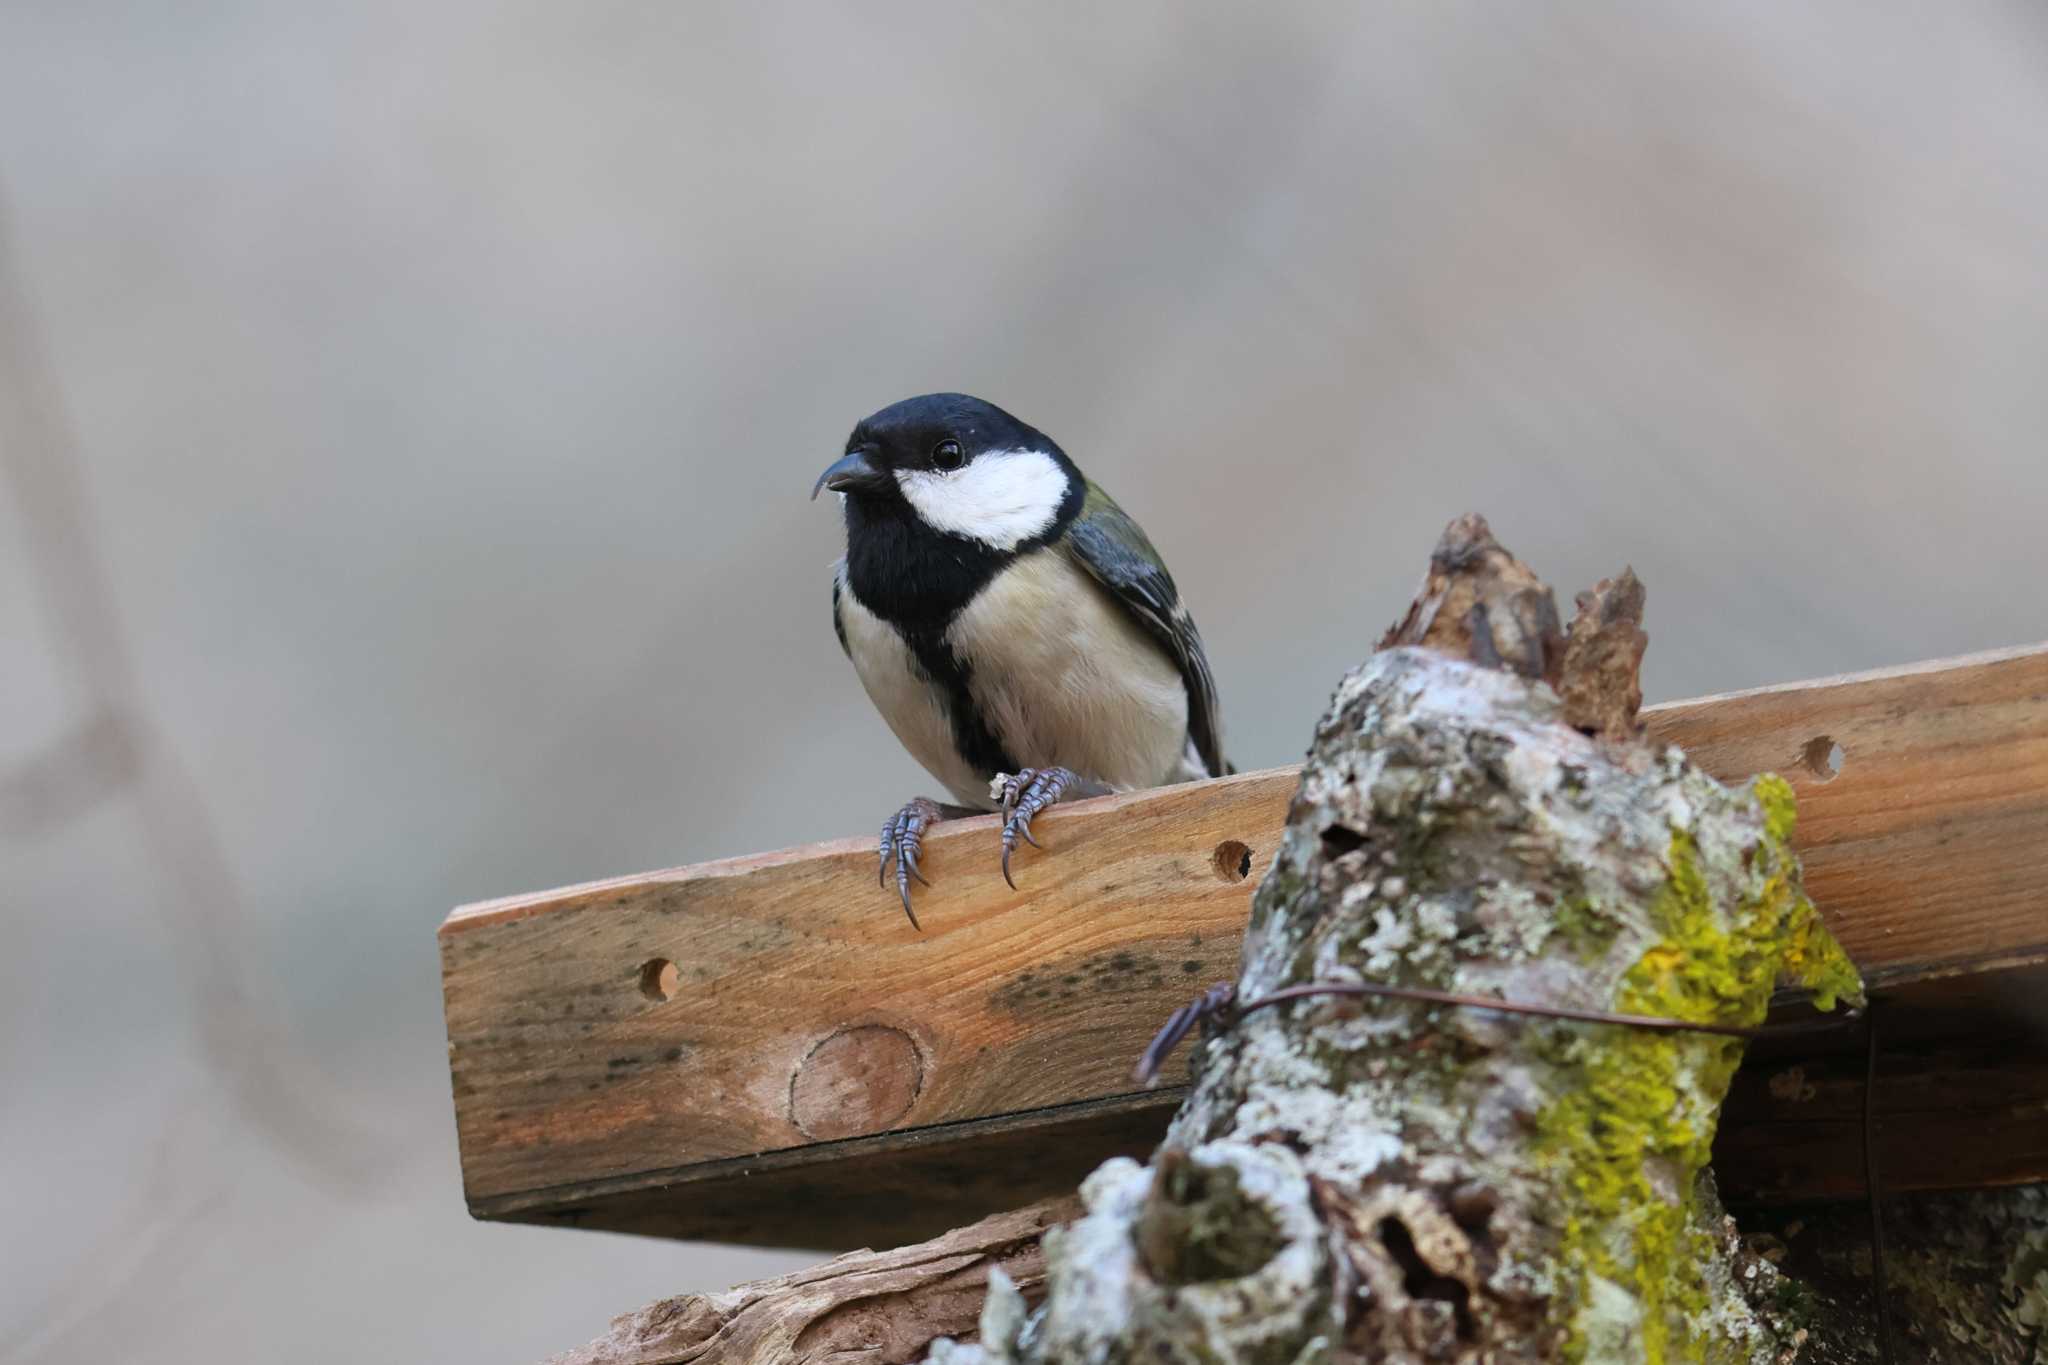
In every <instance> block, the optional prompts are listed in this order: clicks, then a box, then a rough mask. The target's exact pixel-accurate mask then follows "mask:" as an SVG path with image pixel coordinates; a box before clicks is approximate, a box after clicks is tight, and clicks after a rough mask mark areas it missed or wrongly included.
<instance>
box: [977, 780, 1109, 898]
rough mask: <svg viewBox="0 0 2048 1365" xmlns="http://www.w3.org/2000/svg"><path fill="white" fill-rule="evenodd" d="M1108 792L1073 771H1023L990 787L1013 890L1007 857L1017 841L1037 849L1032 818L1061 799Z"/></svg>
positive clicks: (1005, 867)
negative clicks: (997, 802) (999, 805)
mask: <svg viewBox="0 0 2048 1365" xmlns="http://www.w3.org/2000/svg"><path fill="white" fill-rule="evenodd" d="M1108 792H1109V787H1108V786H1107V785H1106V784H1104V783H1101V782H1095V781H1091V780H1090V779H1088V778H1085V777H1082V776H1081V775H1080V774H1079V773H1077V772H1075V771H1074V770H1073V769H1072V768H1025V769H1023V770H1022V771H1020V772H1014V773H1004V774H1002V775H1001V776H999V777H997V778H996V780H995V782H993V783H991V784H990V790H989V795H991V796H997V795H1000V796H1001V798H1002V802H1003V880H1004V881H1006V882H1009V883H1010V889H1011V890H1012V891H1014V890H1016V889H1017V883H1016V882H1015V881H1014V880H1012V878H1011V876H1010V855H1011V854H1012V853H1014V852H1016V850H1017V841H1018V840H1019V839H1022V840H1023V841H1024V842H1025V843H1027V844H1029V845H1031V846H1032V847H1033V848H1037V847H1038V846H1039V845H1038V840H1036V839H1034V838H1032V837H1031V817H1032V816H1034V815H1036V814H1038V813H1039V812H1040V811H1042V810H1044V809H1045V808H1046V807H1047V806H1050V805H1051V804H1052V803H1053V802H1055V801H1058V800H1060V799H1061V798H1062V797H1065V798H1069V799H1075V800H1078V799H1079V798H1081V797H1084V796H1104V795H1107V794H1108Z"/></svg>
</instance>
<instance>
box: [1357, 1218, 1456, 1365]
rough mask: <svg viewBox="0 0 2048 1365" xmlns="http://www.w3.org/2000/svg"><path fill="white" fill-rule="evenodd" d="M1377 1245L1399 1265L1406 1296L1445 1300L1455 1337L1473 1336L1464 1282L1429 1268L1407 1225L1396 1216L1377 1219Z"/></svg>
mask: <svg viewBox="0 0 2048 1365" xmlns="http://www.w3.org/2000/svg"><path fill="white" fill-rule="evenodd" d="M1380 1245H1381V1246H1384V1247H1385V1248H1386V1249H1387V1254H1388V1255H1389V1256H1392V1257H1393V1258H1394V1264H1396V1265H1398V1266H1400V1267H1401V1288H1402V1289H1404V1290H1406V1291H1407V1292H1408V1297H1409V1298H1411V1299H1437V1300H1439V1301H1441V1302H1443V1303H1448V1304H1449V1305H1450V1306H1451V1312H1452V1313H1453V1314H1454V1315H1455V1316H1456V1317H1457V1320H1458V1339H1459V1340H1460V1341H1470V1340H1471V1339H1472V1337H1473V1323H1472V1296H1471V1295H1470V1294H1469V1293H1467V1292H1466V1289H1465V1286H1464V1285H1463V1284H1460V1283H1459V1282H1458V1281H1456V1280H1454V1279H1452V1278H1451V1277H1450V1276H1448V1275H1439V1274H1437V1273H1436V1271H1434V1270H1432V1269H1430V1266H1429V1262H1427V1261H1425V1260H1423V1259H1422V1253H1421V1252H1419V1251H1417V1250H1416V1249H1415V1238H1414V1236H1413V1235H1412V1234H1410V1233H1409V1231H1408V1225H1407V1224H1406V1223H1404V1222H1402V1221H1401V1220H1400V1219H1398V1218H1382V1219H1380Z"/></svg>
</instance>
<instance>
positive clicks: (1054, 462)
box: [811, 393, 1085, 553]
mask: <svg viewBox="0 0 2048 1365" xmlns="http://www.w3.org/2000/svg"><path fill="white" fill-rule="evenodd" d="M825 488H829V489H831V490H833V491H834V492H836V493H843V494H845V495H846V501H847V507H846V512H847V532H848V535H849V537H852V536H854V535H857V534H858V533H859V530H860V528H862V527H864V526H868V525H873V524H876V523H883V522H899V521H900V522H909V523H912V524H913V526H912V529H914V530H922V531H924V532H927V533H929V534H933V535H938V536H944V537H949V538H956V539H962V540H968V541H974V542H978V543H979V544H980V545H982V546H985V547H987V548H988V549H991V550H996V551H1001V552H1006V553H1007V552H1014V551H1016V550H1018V549H1019V548H1021V547H1022V546H1024V545H1025V544H1026V543H1027V542H1031V541H1036V540H1041V539H1043V538H1044V537H1046V536H1047V535H1048V534H1050V533H1051V532H1052V531H1054V530H1055V529H1056V528H1057V527H1058V526H1060V525H1062V524H1064V523H1065V522H1066V521H1067V520H1070V519H1071V518H1072V516H1073V514H1074V512H1076V511H1078V510H1079V507H1080V503H1081V498H1082V496H1083V494H1084V491H1085V489H1084V484H1083V481H1082V478H1081V474H1080V471H1079V470H1078V469H1076V468H1075V467H1074V462H1073V461H1072V460H1069V459H1068V458H1067V456H1066V452H1064V451H1062V450H1061V449H1060V448H1059V446H1058V445H1056V444H1054V442H1053V441H1052V439H1051V438H1050V437H1048V436H1046V435H1045V433H1043V432H1041V431H1039V430H1037V429H1036V428H1035V427H1032V426H1030V425H1028V424H1026V423H1024V422H1021V421H1019V420H1018V419H1016V418H1015V417H1012V416H1011V415H1010V414H1009V413H1007V412H1004V411H1003V410H1002V409H1001V408H999V407H997V406H996V405H995V404H993V403H988V402H984V401H982V400H981V399H979V398H974V397H971V396H970V395H968V394H964V393H928V394H925V395H923V396H921V397H918V398H906V399H904V400H903V401H902V402H900V403H891V404H890V405H889V406H888V407H886V408H883V409H882V410H881V411H880V412H878V413H875V414H874V415H873V416H872V417H869V418H866V419H865V420H863V421H862V422H860V423H859V424H858V425H857V426H855V427H854V429H853V433H852V434H851V435H850V436H848V437H847V438H846V454H845V456H844V457H842V458H841V459H840V460H839V461H837V462H836V463H835V464H833V465H832V467H831V468H829V469H827V470H826V471H825V472H824V473H823V474H821V475H820V476H819V477H818V482H817V483H816V484H815V485H814V486H813V487H812V489H811V496H812V497H816V496H817V495H818V492H819V490H820V489H825Z"/></svg>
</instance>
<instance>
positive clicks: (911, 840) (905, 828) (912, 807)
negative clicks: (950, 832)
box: [876, 796, 980, 932]
mask: <svg viewBox="0 0 2048 1365" xmlns="http://www.w3.org/2000/svg"><path fill="white" fill-rule="evenodd" d="M978 814H980V812H979V811H975V810H970V809H968V808H967V807H966V806H946V805H941V804H940V803H939V802H937V801H934V800H932V799H931V798H930V797H928V796H919V797H915V798H913V799H911V800H910V801H907V802H905V803H904V806H903V809H902V810H899V811H897V812H896V813H895V814H894V815H892V816H890V817H889V818H888V819H887V820H884V821H883V822H882V849H881V852H882V859H881V868H880V871H879V874H878V875H877V877H876V880H877V881H878V882H879V883H880V884H881V885H883V886H887V885H888V884H889V868H890V866H891V865H892V864H893V865H894V866H895V869H896V894H897V895H899V896H901V897H902V898H903V913H904V914H906V915H909V916H910V927H911V928H913V929H916V930H918V931H919V932H922V931H923V926H922V925H920V924H919V923H918V922H917V915H916V914H915V913H914V912H913V911H912V910H911V908H910V879H911V878H912V877H915V878H917V879H918V881H920V882H923V883H924V885H926V886H930V885H931V883H930V882H928V881H925V876H924V873H922V872H920V871H919V870H918V867H917V858H918V855H919V854H920V853H923V852H924V833H925V831H926V830H928V829H930V828H931V827H932V826H933V825H935V824H937V823H938V822H939V821H941V820H947V819H951V818H953V817H955V816H961V815H978Z"/></svg>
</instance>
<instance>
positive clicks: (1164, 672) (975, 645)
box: [946, 550, 1188, 789]
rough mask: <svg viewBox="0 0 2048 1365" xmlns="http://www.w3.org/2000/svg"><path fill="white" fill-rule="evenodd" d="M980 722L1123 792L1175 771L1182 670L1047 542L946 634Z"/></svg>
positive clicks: (1021, 753) (1173, 776) (1012, 745)
mask: <svg viewBox="0 0 2048 1365" xmlns="http://www.w3.org/2000/svg"><path fill="white" fill-rule="evenodd" d="M946 638H947V641H948V643H949V644H951V645H952V647H953V652H954V654H955V655H957V656H958V657H959V659H960V660H961V662H963V663H964V664H966V665H967V669H968V688H969V691H970V692H971V694H972V695H973V697H974V700H975V702H976V705H977V707H978V709H979V710H980V712H981V715H982V719H983V720H984V722H985V723H986V724H987V726H988V729H989V731H990V732H991V733H992V734H993V735H994V736H995V737H996V738H997V739H999V740H1000V741H1001V742H1002V744H1003V747H1004V749H1005V750H1006V751H1007V752H1008V753H1009V755H1010V756H1011V757H1012V758H1013V759H1015V760H1016V762H1017V763H1019V764H1020V765H1022V766H1024V767H1031V768H1042V767H1049V766H1054V765H1057V766H1060V767H1064V768H1071V769H1073V770H1074V771H1075V772H1076V773H1079V774H1080V775H1081V776H1083V777H1087V778H1093V779H1095V780H1097V781H1100V782H1106V783H1108V784H1109V785H1110V786H1112V787H1116V788H1120V789H1129V788H1136V787H1152V786H1158V785H1160V784H1162V783H1166V782H1171V781H1175V780H1177V779H1178V778H1179V777H1180V776H1182V775H1183V774H1182V771H1181V770H1182V758H1183V755H1184V754H1185V752H1186V749H1187V729H1188V698H1187V688H1186V686H1185V684H1184V683H1183V682H1182V681H1181V676H1180V670H1179V668H1178V667H1177V666H1176V665H1175V664H1174V662H1173V661H1172V660H1171V659H1170V658H1169V657H1168V656H1167V654H1166V651H1165V650H1164V649H1163V648H1161V646H1160V645H1159V644H1158V642H1157V641H1155V640H1154V639H1153V638H1152V637H1151V636H1150V635H1148V634H1147V633H1146V632H1145V630H1144V628H1143V627H1142V626H1140V625H1139V624H1138V623H1137V622H1136V621H1134V620H1132V619H1131V616H1130V614H1129V613H1128V612H1126V611H1125V610H1124V608H1123V607H1122V606H1121V605H1120V604H1119V603H1118V602H1117V601H1116V600H1115V599H1114V598H1112V597H1111V596H1110V595H1109V593H1108V592H1107V591H1106V590H1105V589H1103V588H1102V587H1101V585H1099V584H1098V583H1096V582H1095V580H1094V579H1093V578H1090V577H1089V576H1088V575H1087V574H1086V573H1085V572H1082V571H1081V570H1079V569H1077V568H1076V567H1075V566H1074V565H1073V563H1072V561H1070V560H1068V559H1067V558H1066V556H1064V555H1062V554H1060V553H1059V552H1057V551H1053V550H1042V551H1039V552H1037V553H1035V554H1030V555H1026V556H1025V557H1024V558H1022V559H1019V560H1018V561H1016V562H1015V563H1014V564H1012V565H1011V566H1010V567H1008V568H1007V569H1005V570H1004V571H1003V572H1002V573H1000V574H998V575H997V576H996V577H995V578H994V579H993V580H991V581H990V583H989V585H988V586H987V587H986V588H984V589H982V591H981V592H980V593H978V594H976V596H975V597H974V599H973V600H972V601H971V602H969V603H968V604H967V606H966V607H965V608H964V609H963V610H962V611H961V613H960V615H959V616H958V617H957V618H955V620H954V622H953V624H952V626H951V627H950V628H949V629H948V631H947V633H946Z"/></svg>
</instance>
